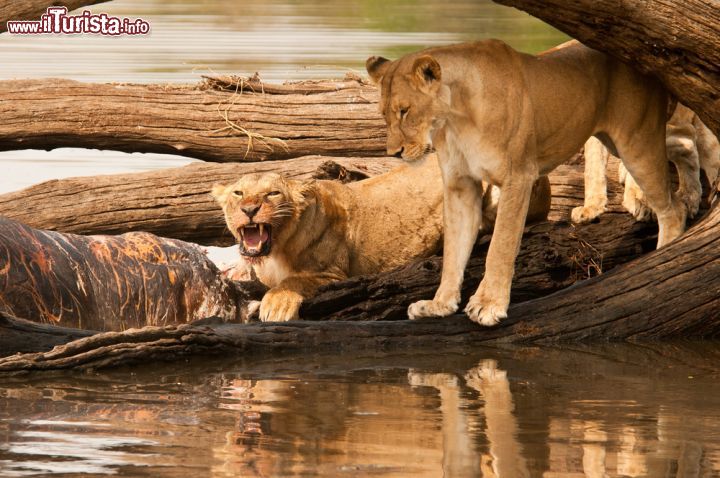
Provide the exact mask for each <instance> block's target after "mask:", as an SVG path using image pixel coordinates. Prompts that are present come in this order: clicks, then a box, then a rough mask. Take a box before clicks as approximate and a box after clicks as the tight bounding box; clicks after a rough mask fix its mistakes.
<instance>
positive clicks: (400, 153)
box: [388, 146, 405, 158]
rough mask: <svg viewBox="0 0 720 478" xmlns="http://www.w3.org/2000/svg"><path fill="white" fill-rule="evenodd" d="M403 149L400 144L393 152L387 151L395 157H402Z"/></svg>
mask: <svg viewBox="0 0 720 478" xmlns="http://www.w3.org/2000/svg"><path fill="white" fill-rule="evenodd" d="M403 151H405V148H404V147H403V146H400V149H398V150H396V151H395V153H391V152H390V151H388V153H390V154H392V155H393V156H395V157H396V158H402V154H403Z"/></svg>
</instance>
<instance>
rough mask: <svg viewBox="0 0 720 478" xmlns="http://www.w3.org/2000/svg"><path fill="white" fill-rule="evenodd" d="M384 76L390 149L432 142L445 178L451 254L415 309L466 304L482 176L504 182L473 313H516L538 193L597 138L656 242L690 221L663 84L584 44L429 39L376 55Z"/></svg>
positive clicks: (414, 313) (423, 311) (409, 151)
mask: <svg viewBox="0 0 720 478" xmlns="http://www.w3.org/2000/svg"><path fill="white" fill-rule="evenodd" d="M366 66H367V71H368V73H369V74H370V76H371V77H372V78H373V80H374V81H375V82H377V83H379V84H380V85H381V88H382V90H381V95H382V96H381V101H380V108H381V112H382V114H383V115H384V116H385V120H386V121H387V124H388V142H387V152H388V154H391V155H397V156H402V157H403V158H404V159H406V160H408V161H415V160H417V159H420V158H422V157H423V156H424V155H425V154H426V153H427V152H428V151H430V150H432V149H433V148H435V149H436V150H437V152H438V156H439V160H440V166H441V169H442V175H443V184H444V191H445V194H444V231H445V241H444V254H443V271H442V279H441V283H440V287H439V288H438V290H437V293H436V294H435V298H434V299H433V300H424V301H420V302H416V303H414V304H412V305H411V306H410V307H409V309H408V314H409V316H410V318H418V317H425V316H446V315H449V314H452V313H453V312H455V311H456V310H457V309H458V305H459V301H460V286H461V284H462V279H463V272H464V269H465V265H466V263H467V260H468V258H469V255H470V252H471V250H472V245H473V242H474V241H475V237H476V235H477V231H478V221H479V220H480V203H481V202H480V198H481V196H482V187H481V181H487V182H488V183H490V184H493V185H497V186H499V187H500V189H501V192H500V198H499V205H498V212H497V219H496V223H495V232H494V234H493V237H492V240H491V243H490V249H489V251H488V255H487V260H486V263H485V264H486V270H485V276H484V278H483V280H482V282H481V283H480V286H479V287H478V290H477V292H476V293H475V294H474V295H473V296H472V298H471V299H470V301H469V303H468V305H467V307H466V308H465V312H466V313H467V314H468V316H469V317H470V318H471V319H472V320H474V321H476V322H479V323H481V324H484V325H493V324H495V323H497V322H498V321H499V320H500V319H502V318H504V317H507V309H508V305H509V302H510V285H511V282H512V277H513V273H514V264H515V257H516V256H517V252H518V248H519V246H520V239H521V236H522V230H523V226H524V224H525V218H526V214H527V210H528V204H529V202H530V192H531V190H532V185H533V182H534V181H535V180H536V179H537V178H538V175H541V174H547V173H548V172H550V171H551V170H552V169H554V168H555V167H556V166H558V165H559V164H561V163H562V162H564V161H565V160H567V159H568V158H570V157H571V156H572V155H574V154H575V153H576V152H577V151H579V150H580V147H581V146H582V145H583V143H584V142H585V140H587V139H588V138H589V137H590V136H592V135H596V136H597V137H598V138H599V139H601V140H602V141H603V142H604V143H606V144H607V145H608V147H610V148H611V150H613V151H616V152H618V153H619V154H618V155H619V156H620V158H621V159H622V160H623V163H624V164H625V166H626V167H627V169H628V171H630V173H631V174H632V176H633V178H635V179H636V180H637V182H638V184H639V185H640V187H641V188H642V190H643V192H644V193H645V196H646V198H647V201H648V204H649V205H650V206H651V207H652V209H653V210H654V211H655V212H656V213H657V217H658V222H659V225H660V232H659V235H658V247H661V246H663V245H665V244H667V243H668V242H670V241H672V240H673V239H675V238H676V237H677V236H679V235H680V234H681V233H682V232H683V230H684V228H685V208H684V207H683V206H682V204H681V203H680V202H679V201H678V200H677V199H676V198H674V197H673V195H672V190H671V185H670V180H669V166H668V162H667V160H666V159H665V158H666V156H665V122H666V119H667V118H666V112H667V97H666V93H665V90H664V89H663V88H662V86H661V85H660V83H659V82H658V81H657V80H656V79H654V78H652V77H649V76H644V75H641V74H640V73H638V72H636V71H635V70H633V69H632V68H630V67H628V66H627V65H625V64H623V63H621V62H619V61H617V60H614V59H613V58H610V57H608V56H607V55H605V54H603V53H600V52H598V51H595V50H592V49H590V48H587V47H585V46H583V45H582V44H580V43H578V42H573V43H572V44H569V45H565V46H564V47H563V48H558V49H557V50H555V51H550V52H546V53H544V54H543V55H542V56H541V57H537V56H532V55H527V54H523V53H518V52H516V51H515V50H513V49H512V48H510V47H509V46H508V45H506V44H505V43H503V42H501V41H497V40H487V41H481V42H476V43H465V44H459V45H452V46H447V47H439V48H431V49H428V50H424V51H421V52H418V53H413V54H410V55H406V56H404V57H402V58H400V59H398V60H396V61H389V60H387V59H385V58H378V57H371V58H369V59H368V61H367V64H366Z"/></svg>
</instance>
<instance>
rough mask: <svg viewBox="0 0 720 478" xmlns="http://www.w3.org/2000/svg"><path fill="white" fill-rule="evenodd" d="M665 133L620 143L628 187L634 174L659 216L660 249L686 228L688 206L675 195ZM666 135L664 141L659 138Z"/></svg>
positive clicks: (648, 201)
mask: <svg viewBox="0 0 720 478" xmlns="http://www.w3.org/2000/svg"><path fill="white" fill-rule="evenodd" d="M664 130H665V128H664V125H663V130H662V133H663V134H662V136H660V135H650V136H649V140H648V141H646V142H638V141H636V142H633V143H631V144H617V142H616V144H617V146H618V150H619V151H620V153H621V154H620V157H621V159H622V161H623V164H625V167H627V169H628V173H629V176H628V177H627V178H626V180H625V186H626V187H627V184H628V181H629V180H630V177H632V179H633V180H634V181H635V182H636V183H637V185H638V186H639V188H640V190H641V191H642V193H643V195H644V198H645V200H646V202H647V204H648V205H649V206H650V209H651V210H652V211H654V212H655V214H656V215H657V219H658V226H659V233H658V244H657V247H658V249H659V248H661V247H663V246H665V245H666V244H668V243H669V242H671V241H673V240H674V239H676V238H677V237H679V236H680V235H681V234H682V233H683V232H684V231H685V219H686V217H687V210H686V208H685V205H684V204H683V203H682V202H681V201H680V200H679V199H678V198H677V197H676V195H675V194H673V191H672V184H671V182H670V164H669V163H668V161H667V156H666V152H665V141H664V132H665V131H664ZM658 137H662V141H657V139H659V138H658Z"/></svg>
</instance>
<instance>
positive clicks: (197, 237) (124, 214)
mask: <svg viewBox="0 0 720 478" xmlns="http://www.w3.org/2000/svg"><path fill="white" fill-rule="evenodd" d="M399 163H401V160H399V159H395V158H329V157H325V156H307V157H302V158H297V159H290V160H287V161H267V162H261V163H251V164H248V163H243V164H207V163H205V164H203V163H193V164H189V165H187V166H184V167H182V168H173V169H164V170H160V171H152V172H147V173H135V174H115V175H107V176H92V177H85V178H70V179H59V180H51V181H46V182H43V183H40V184H37V185H35V186H31V187H29V188H26V189H23V190H21V191H17V192H12V193H8V194H3V195H0V216H5V217H7V218H9V219H14V220H16V221H20V222H22V223H24V224H27V225H29V226H31V227H34V228H36V229H46V230H51V231H62V232H67V233H74V234H122V233H125V232H130V231H145V232H150V233H153V234H156V235H158V236H163V237H172V238H175V239H181V240H185V241H191V242H196V243H199V244H206V245H230V244H232V242H233V238H232V236H231V235H230V233H229V232H228V231H227V228H226V227H225V221H224V219H223V215H222V211H221V209H220V207H219V206H218V205H217V204H216V202H215V200H214V199H213V198H212V197H211V196H210V189H211V188H212V185H213V184H214V183H216V182H219V183H231V182H234V181H236V180H237V179H238V178H239V177H240V176H242V175H243V174H247V173H250V172H278V173H281V174H283V175H284V176H286V177H290V178H295V179H309V178H313V177H314V178H320V179H341V180H357V179H361V178H363V177H370V176H375V175H377V174H381V173H383V172H386V171H388V170H389V169H391V168H392V167H393V166H396V165H397V164H399Z"/></svg>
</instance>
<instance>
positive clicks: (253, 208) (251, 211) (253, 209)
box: [240, 204, 260, 219]
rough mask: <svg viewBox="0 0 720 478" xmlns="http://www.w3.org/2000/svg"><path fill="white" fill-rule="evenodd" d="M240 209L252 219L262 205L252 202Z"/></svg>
mask: <svg viewBox="0 0 720 478" xmlns="http://www.w3.org/2000/svg"><path fill="white" fill-rule="evenodd" d="M240 209H242V212H244V213H245V215H246V216H247V217H248V219H252V218H253V217H254V216H255V214H257V212H258V211H259V210H260V206H259V205H257V204H250V205H249V206H243V207H241V208H240Z"/></svg>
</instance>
